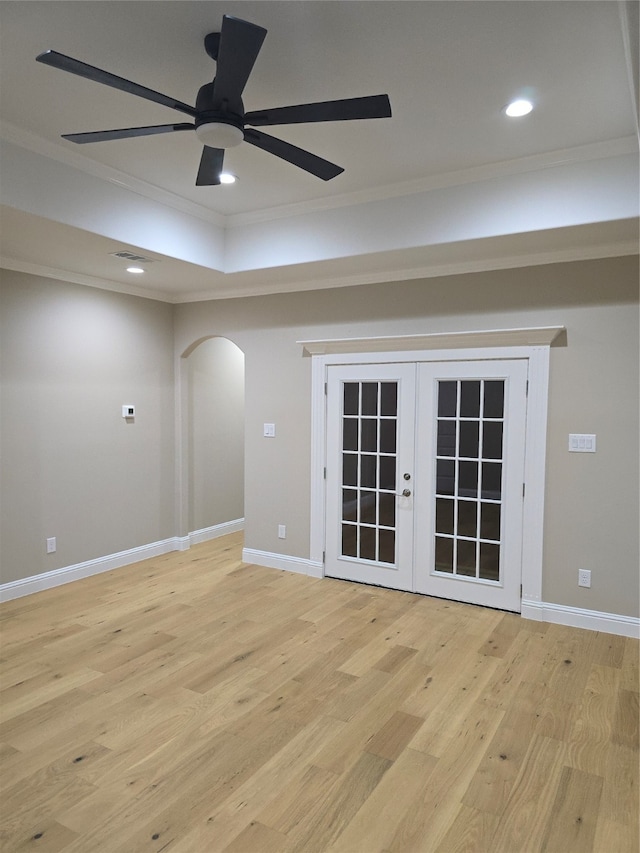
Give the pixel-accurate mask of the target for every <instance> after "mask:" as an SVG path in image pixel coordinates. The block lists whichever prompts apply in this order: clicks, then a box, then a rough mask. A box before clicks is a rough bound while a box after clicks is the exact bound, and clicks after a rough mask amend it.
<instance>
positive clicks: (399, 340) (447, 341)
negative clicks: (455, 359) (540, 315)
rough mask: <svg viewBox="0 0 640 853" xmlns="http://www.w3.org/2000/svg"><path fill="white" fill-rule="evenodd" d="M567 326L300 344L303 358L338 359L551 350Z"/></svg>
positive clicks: (299, 342)
mask: <svg viewBox="0 0 640 853" xmlns="http://www.w3.org/2000/svg"><path fill="white" fill-rule="evenodd" d="M563 332H566V328H565V327H564V326H529V327H525V328H518V329H489V330H486V329H483V330H478V331H466V332H432V333H429V334H426V335H402V336H392V335H383V336H381V337H373V338H327V339H324V340H315V341H297V342H296V343H298V344H299V345H300V346H301V347H303V355H305V356H313V355H339V354H342V353H361V352H405V351H407V350H413V351H415V350H434V349H466V348H471V347H511V346H527V347H533V346H551V344H552V343H553V342H554V341H555V340H556V339H557V338H558V337H559V336H560V335H561V334H562V333H563Z"/></svg>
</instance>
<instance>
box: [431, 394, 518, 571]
mask: <svg viewBox="0 0 640 853" xmlns="http://www.w3.org/2000/svg"><path fill="white" fill-rule="evenodd" d="M504 385H505V380H504V379H499V380H485V379H473V380H470V379H457V380H454V381H451V380H437V381H436V399H437V402H436V407H437V412H438V416H437V427H436V434H437V439H436V456H435V462H436V494H435V513H436V523H435V534H434V535H435V538H436V541H435V543H434V544H435V548H434V553H435V555H436V559H435V566H434V568H435V571H436V572H444V573H445V574H449V575H452V576H456V575H462V576H464V577H465V578H476V579H482V580H485V581H496V582H497V581H499V580H500V541H501V539H500V519H501V515H502V513H501V506H502V468H503V466H502V434H503V427H504ZM445 540H448V541H445Z"/></svg>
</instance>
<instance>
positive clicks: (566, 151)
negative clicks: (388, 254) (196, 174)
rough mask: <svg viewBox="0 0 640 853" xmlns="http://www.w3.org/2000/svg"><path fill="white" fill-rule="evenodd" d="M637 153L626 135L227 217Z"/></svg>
mask: <svg viewBox="0 0 640 853" xmlns="http://www.w3.org/2000/svg"><path fill="white" fill-rule="evenodd" d="M637 151H638V140H637V139H636V138H635V137H634V136H625V137H622V138H618V139H610V140H607V141H605V142H594V143H592V144H590V145H580V146H577V147H574V148H563V149H558V150H556V151H548V152H545V153H544V154H532V155H530V156H528V157H519V158H518V159H516V160H503V161H501V162H498V163H487V164H483V165H482V166H473V167H471V168H469V169H460V170H458V171H454V172H445V173H442V174H439V175H432V176H430V177H428V178H423V179H421V180H417V181H405V182H403V183H397V184H387V185H385V186H382V187H374V188H371V189H367V190H360V191H357V192H352V193H345V194H343V195H336V196H330V197H327V198H322V199H313V200H309V201H303V202H298V203H296V204H288V205H281V206H279V207H272V208H265V209H263V210H257V211H253V212H250V213H238V214H233V215H230V216H227V218H226V227H227V228H238V227H241V226H244V225H254V224H258V223H260V222H271V221H273V220H276V219H286V218H289V217H291V218H293V217H297V216H303V215H305V214H310V213H316V212H319V211H325V210H334V209H337V208H341V207H351V206H354V205H357V204H368V203H370V202H375V201H385V200H387V199H391V198H401V197H403V196H409V195H419V194H420V193H425V192H429V191H431V190H436V189H444V188H446V187H455V186H462V185H464V184H475V183H478V182H480V181H488V180H491V179H493V178H501V177H506V176H509V175H519V174H525V173H527V172H536V171H540V170H542V169H551V168H553V167H555V166H566V165H568V164H573V163H584V162H588V161H590V160H606V159H609V158H612V157H621V156H624V155H626V154H635V153H637Z"/></svg>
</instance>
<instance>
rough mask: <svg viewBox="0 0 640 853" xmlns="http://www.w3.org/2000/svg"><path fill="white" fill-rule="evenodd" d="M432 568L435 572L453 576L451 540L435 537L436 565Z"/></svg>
mask: <svg viewBox="0 0 640 853" xmlns="http://www.w3.org/2000/svg"><path fill="white" fill-rule="evenodd" d="M434 568H435V570H436V571H437V572H448V573H449V574H453V539H444V538H443V537H442V536H436V564H435V566H434Z"/></svg>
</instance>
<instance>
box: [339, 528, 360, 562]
mask: <svg viewBox="0 0 640 853" xmlns="http://www.w3.org/2000/svg"><path fill="white" fill-rule="evenodd" d="M342 556H343V557H357V556H358V528H357V527H356V525H355V524H343V525H342Z"/></svg>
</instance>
